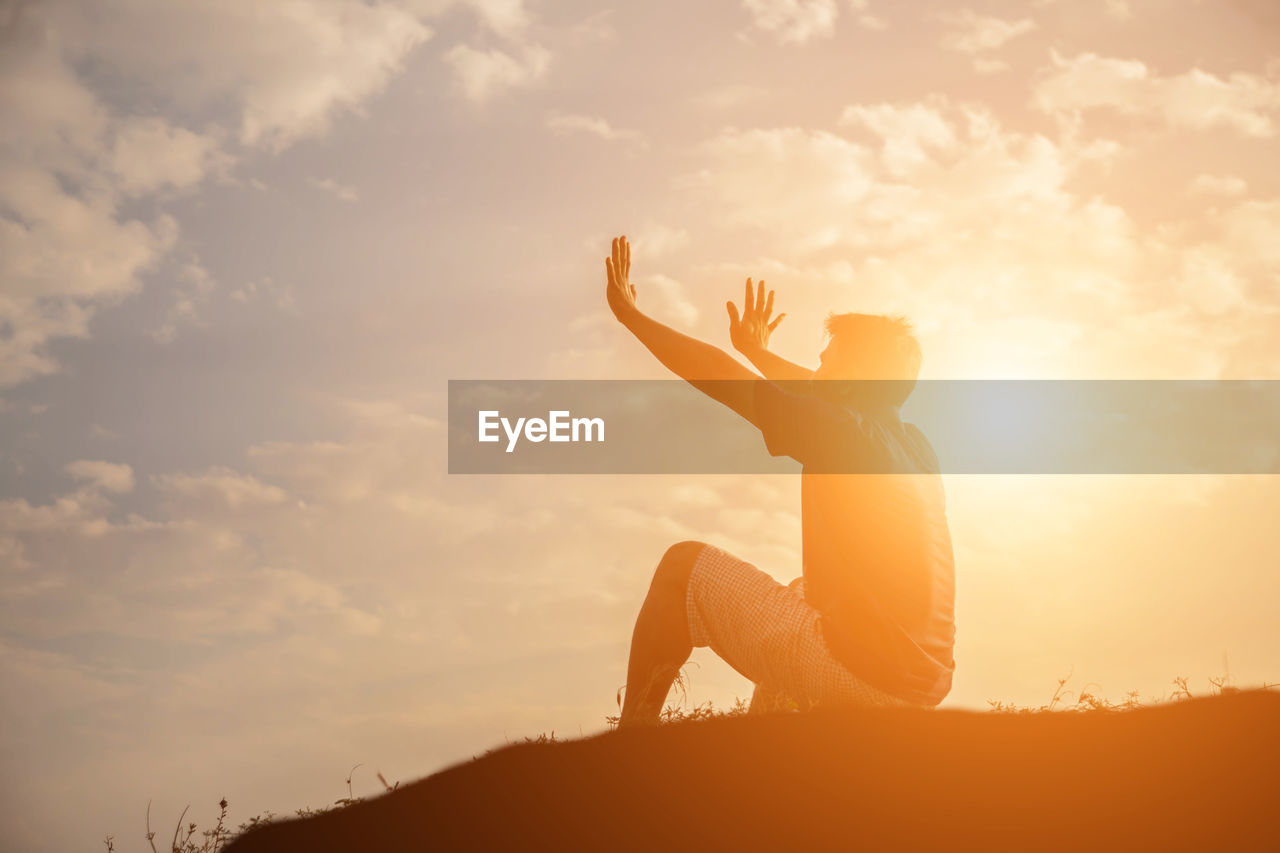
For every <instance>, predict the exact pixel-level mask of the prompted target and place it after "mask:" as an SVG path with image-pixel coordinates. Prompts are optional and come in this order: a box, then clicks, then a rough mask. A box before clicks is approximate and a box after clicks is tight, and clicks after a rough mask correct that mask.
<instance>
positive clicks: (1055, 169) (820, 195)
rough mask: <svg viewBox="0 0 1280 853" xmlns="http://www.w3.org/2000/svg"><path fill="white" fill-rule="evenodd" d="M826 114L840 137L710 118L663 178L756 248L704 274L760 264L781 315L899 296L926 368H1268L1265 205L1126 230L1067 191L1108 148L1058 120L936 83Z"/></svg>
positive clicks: (1272, 234)
mask: <svg viewBox="0 0 1280 853" xmlns="http://www.w3.org/2000/svg"><path fill="white" fill-rule="evenodd" d="M842 118H843V124H844V125H845V127H846V128H848V130H849V131H851V133H850V134H849V135H836V134H832V133H829V132H827V131H821V130H810V129H802V128H754V129H747V130H743V129H737V128H728V129H725V130H722V131H721V132H719V133H718V134H716V135H715V136H713V137H712V138H711V139H709V140H708V141H707V142H706V143H704V145H703V146H702V151H701V159H700V162H699V163H698V167H697V168H696V169H695V170H693V171H692V173H691V174H689V175H688V176H686V177H685V178H684V180H683V183H682V186H683V187H684V189H685V191H686V192H688V193H690V194H691V197H690V203H691V204H694V205H696V206H695V207H694V208H692V209H691V211H690V212H689V214H688V215H690V216H695V217H700V218H703V219H708V220H716V221H719V222H722V223H725V225H726V226H727V227H728V228H730V229H734V230H733V231H732V232H731V233H735V234H736V235H737V237H736V239H737V240H739V241H741V242H742V243H743V244H745V245H749V246H751V247H752V249H753V250H754V251H755V253H756V254H755V256H754V257H750V256H748V257H746V258H744V259H742V260H741V261H736V262H735V263H734V264H732V265H724V266H722V267H717V268H716V269H715V270H707V272H715V274H716V275H717V276H718V275H721V274H724V273H728V272H733V273H734V274H735V275H742V274H746V275H755V276H757V277H760V276H767V277H768V279H769V281H770V283H771V284H775V285H780V286H782V288H783V289H780V291H779V292H780V294H782V295H784V296H786V295H788V294H790V296H789V297H788V300H787V303H786V310H787V311H788V313H789V314H790V315H791V320H789V321H788V322H789V323H790V324H791V328H793V329H800V328H804V327H806V324H808V327H811V328H813V329H817V328H818V325H819V321H820V318H821V316H822V314H823V313H825V312H826V311H829V310H843V309H844V308H845V307H846V306H847V307H848V309H849V310H873V311H874V310H880V311H900V312H905V313H907V314H908V315H910V316H912V317H913V319H915V320H916V322H917V324H918V326H919V327H920V328H922V329H923V330H924V331H925V332H926V333H927V334H929V336H930V337H931V341H932V343H931V348H930V353H931V355H930V356H929V357H927V358H926V370H928V369H930V368H929V365H930V364H933V365H935V367H934V368H932V369H935V370H938V371H939V372H938V373H937V374H936V375H939V376H950V377H956V376H984V377H1001V376H1003V377H1014V376H1032V377H1034V376H1095V377H1096V376H1108V375H1120V376H1131V375H1134V374H1135V373H1137V374H1139V375H1150V376H1169V377H1184V378H1185V377H1217V376H1223V375H1234V376H1240V375H1268V374H1269V373H1271V372H1274V371H1275V370H1276V369H1280V362H1277V360H1276V356H1275V355H1274V353H1268V352H1267V351H1266V347H1265V346H1263V345H1262V344H1261V343H1260V342H1261V341H1265V340H1268V339H1270V337H1271V336H1273V335H1274V334H1275V332H1276V329H1277V324H1278V323H1280V312H1276V311H1274V310H1271V309H1269V308H1267V307H1265V306H1268V305H1269V304H1270V302H1271V301H1272V300H1270V298H1269V297H1268V296H1267V295H1266V293H1267V288H1268V287H1273V286H1274V269H1275V268H1276V266H1269V265H1274V264H1277V263H1278V262H1280V261H1278V259H1277V255H1276V252H1277V250H1276V249H1273V248H1271V246H1272V245H1277V246H1280V218H1276V219H1275V220H1274V221H1273V220H1271V219H1269V218H1268V216H1269V214H1268V211H1271V210H1273V208H1274V204H1269V203H1266V202H1244V201H1242V202H1239V203H1235V204H1231V205H1228V206H1226V207H1224V208H1219V209H1216V210H1214V211H1213V212H1212V215H1210V214H1208V213H1205V214H1203V215H1201V213H1199V212H1195V213H1192V214H1191V215H1190V218H1189V219H1186V220H1180V221H1172V222H1169V223H1166V224H1165V225H1164V226H1162V227H1161V228H1160V229H1158V230H1154V231H1153V230H1145V229H1141V228H1139V227H1138V225H1137V223H1135V221H1134V220H1133V218H1131V216H1130V214H1129V213H1128V211H1127V210H1126V209H1124V208H1123V207H1120V206H1119V205H1118V204H1116V203H1114V202H1112V201H1109V200H1107V199H1106V198H1104V197H1099V196H1091V197H1090V196H1086V197H1078V196H1077V195H1076V194H1075V193H1073V192H1072V189H1071V187H1072V181H1073V180H1075V179H1076V177H1077V176H1078V175H1079V174H1080V173H1081V172H1082V171H1083V170H1084V169H1085V168H1087V167H1088V166H1089V165H1090V164H1093V163H1096V162H1097V160H1098V158H1099V157H1100V156H1101V157H1104V158H1105V157H1107V156H1110V154H1108V151H1111V150H1113V149H1112V148H1111V147H1107V148H1105V149H1103V150H1099V149H1098V146H1097V144H1096V141H1090V140H1084V139H1081V138H1080V137H1079V135H1077V134H1074V133H1072V132H1070V130H1069V129H1066V130H1064V131H1063V133H1062V136H1061V138H1059V139H1056V140H1055V139H1050V138H1048V137H1046V136H1043V135H1040V134H1035V133H1026V132H1021V131H1016V130H1012V129H1009V128H1006V127H1004V126H1003V125H1001V123H999V122H998V121H996V119H995V117H994V116H993V115H992V114H991V113H990V112H989V111H988V110H986V109H985V108H983V107H979V106H975V105H971V104H963V103H955V102H953V101H951V100H949V99H945V98H940V97H934V98H930V99H929V100H927V101H924V102H917V103H901V104H872V105H866V104H855V105H852V106H851V107H850V108H847V109H846V110H845V111H844V113H843V116H842ZM855 133H856V135H855ZM776 259H783V260H776ZM730 267H732V269H730ZM1269 270H1270V271H1269ZM784 282H785V284H784ZM1170 292H1174V293H1177V294H1178V296H1177V297H1176V298H1175V299H1174V300H1173V301H1172V302H1170V300H1169V298H1168V294H1169V293H1170ZM850 299H856V303H850V302H849V301H848V300H850ZM806 317H808V318H810V319H808V320H807V319H806ZM787 334H790V333H787ZM786 340H787V338H786V336H785V335H784V336H782V337H780V339H779V341H780V343H782V342H785V341H786ZM797 340H798V339H797ZM1197 341H1198V342H1197ZM783 345H785V344H783ZM1154 352H1160V353H1161V354H1162V355H1161V357H1160V358H1159V359H1158V360H1156V359H1152V358H1151V355H1150V354H1151V353H1154ZM930 358H933V359H935V360H934V361H930Z"/></svg>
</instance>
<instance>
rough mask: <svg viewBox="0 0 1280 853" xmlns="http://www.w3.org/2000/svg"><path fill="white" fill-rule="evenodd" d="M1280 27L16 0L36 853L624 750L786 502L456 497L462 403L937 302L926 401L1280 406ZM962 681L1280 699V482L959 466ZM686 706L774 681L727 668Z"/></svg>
mask: <svg viewBox="0 0 1280 853" xmlns="http://www.w3.org/2000/svg"><path fill="white" fill-rule="evenodd" d="M1278 136H1280V11H1277V7H1276V6H1275V5H1274V3H1271V2H1269V0H1233V2H1217V0H1214V2H1210V0H1201V2H1197V1H1196V0H1079V2H1066V0H1024V2H1013V0H992V2H978V0H975V2H972V3H942V2H898V3H888V2H886V0H743V2H733V1H732V0H715V1H714V2H706V3H700V4H696V6H691V5H690V4H687V3H672V2H653V3H644V4H639V3H634V4H626V5H623V4H618V5H614V6H606V5H596V4H587V3H582V2H555V3H553V2H535V0H411V1H410V2H403V3H391V2H364V0H322V1H321V2H300V1H299V2H290V3H271V4H263V3H256V2H250V0H235V2H230V0H194V1H193V2H187V3H182V4H174V3H169V2H165V0H110V2H105V3H103V2H89V0H47V2H17V3H14V2H8V3H4V4H3V5H0V683H2V684H3V685H4V688H3V691H2V692H0V770H2V771H3V772H2V773H0V779H3V781H0V848H2V849H4V850H15V851H61V850H70V849H90V848H92V847H94V846H96V845H100V844H101V843H102V838H103V837H104V836H106V835H108V834H111V835H113V836H114V837H115V839H116V849H117V850H120V851H131V850H140V849H142V848H143V846H144V845H145V842H144V841H143V838H142V835H143V832H144V831H145V829H144V825H143V818H144V813H145V810H146V807H147V803H148V801H151V815H152V820H153V826H156V827H171V826H172V825H173V823H174V822H176V820H177V818H178V815H179V813H180V812H181V810H182V808H183V807H184V806H186V805H187V804H191V811H190V812H188V817H189V818H190V819H193V820H196V821H197V822H199V823H200V824H201V825H202V826H203V825H205V824H207V823H208V822H210V821H211V819H212V818H213V817H215V816H216V809H217V806H216V803H217V801H218V800H219V799H220V798H221V797H224V796H225V797H226V798H227V799H228V800H229V801H230V803H231V817H232V820H233V822H238V821H239V820H243V819H246V818H248V817H249V816H250V815H253V814H257V813H259V812H262V811H264V810H272V811H275V812H278V813H281V814H289V813H291V812H292V810H294V809H296V808H301V807H306V806H320V805H323V804H325V803H328V802H332V801H333V800H335V799H338V798H339V797H342V796H346V794H347V786H346V779H347V777H348V774H349V773H350V772H351V768H352V766H353V765H356V764H360V765H361V767H360V768H358V769H357V770H356V771H355V773H354V775H353V777H352V786H353V790H354V793H356V794H374V793H376V792H377V791H378V790H380V786H379V784H378V783H377V781H376V779H375V778H374V773H375V771H381V772H382V773H383V774H384V775H385V776H386V777H387V778H388V779H389V780H393V781H394V780H402V781H406V782H407V781H410V780H412V779H416V778H419V777H421V776H424V775H427V774H429V773H430V772H433V771H435V770H437V769H440V768H442V767H444V766H447V765H448V764H450V763H453V762H456V761H460V760H464V759H467V758H470V757H472V756H474V755H477V754H481V753H483V752H484V751H485V750H487V749H490V748H492V747H495V746H499V745H501V744H503V743H505V742H508V741H511V740H519V739H521V738H523V737H526V736H536V735H538V734H540V733H550V732H554V733H555V734H556V735H557V736H577V735H579V734H580V733H581V734H591V733H595V732H599V731H602V730H604V729H605V728H606V724H605V717H606V716H607V715H609V714H613V713H616V711H617V705H616V699H615V697H616V692H617V690H618V688H619V687H620V686H621V684H622V681H623V673H624V669H625V658H626V652H627V647H628V643H629V639H630V632H631V627H632V624H633V620H634V618H635V614H636V612H637V611H638V610H639V606H640V603H641V601H642V599H643V596H644V593H645V590H646V589H647V586H648V583H649V580H650V577H651V573H652V569H653V566H654V565H655V564H656V563H657V561H658V559H659V558H660V556H661V554H662V552H663V550H664V549H665V548H666V547H667V546H668V545H670V544H672V543H674V542H676V541H679V540H682V539H698V540H702V541H707V542H711V543H713V544H716V545H718V546H720V547H722V548H725V549H727V550H729V551H732V552H733V553H735V554H737V555H738V556H740V557H742V558H744V559H747V560H750V561H752V562H754V563H755V564H756V565H758V566H760V567H761V568H762V569H764V570H765V571H768V572H769V573H771V574H773V575H774V576H775V577H777V578H779V579H780V580H783V581H786V580H789V579H791V578H793V577H795V576H797V575H798V574H799V573H800V538H799V531H800V518H799V484H798V482H797V481H796V480H795V478H790V477H781V476H773V477H770V476H754V477H748V476H701V477H699V476H636V477H585V476H584V477H573V476H525V477H514V476H512V477H502V476H472V477H466V476H456V475H455V476H450V475H448V474H447V473H446V467H447V460H446V452H445V430H444V422H445V420H446V408H445V399H446V388H447V384H446V383H447V380H449V379H548V378H553V379H569V378H592V379H599V378H628V379H637V378H657V377H661V376H663V372H662V368H661V367H660V366H658V365H657V364H656V363H654V362H652V360H651V359H650V358H649V357H648V355H647V353H645V352H644V350H643V348H642V347H640V346H639V345H638V344H637V343H636V342H635V341H634V340H633V339H631V338H630V337H629V336H628V335H627V334H626V333H625V331H624V330H622V329H621V328H620V327H618V326H617V325H616V323H614V322H613V320H612V319H611V316H610V314H609V312H608V309H607V307H606V305H605V300H604V270H603V259H604V257H605V255H606V254H607V253H608V247H609V240H610V238H611V237H613V236H615V235H618V234H626V235H627V236H628V237H629V238H630V239H631V241H632V244H633V258H632V274H633V280H634V281H635V283H636V284H637V287H638V291H639V301H640V305H641V307H642V308H643V309H645V310H647V311H649V312H651V313H652V314H653V315H654V316H656V317H658V318H659V319H661V320H663V321H665V322H668V323H670V324H671V325H673V326H675V327H676V328H678V329H680V330H682V331H685V332H686V333H689V334H694V335H697V336H699V337H701V338H704V339H706V340H709V341H711V342H713V343H716V344H718V345H721V346H724V347H728V333H727V319H726V315H725V313H724V309H723V303H724V301H725V300H727V299H734V298H737V297H738V296H739V292H740V288H741V285H742V281H743V280H744V279H745V278H746V277H747V276H752V277H754V278H756V279H759V278H764V279H766V280H767V282H768V284H769V286H770V287H772V288H775V289H776V290H777V294H778V295H777V300H778V303H777V304H778V310H781V311H786V312H787V315H788V316H787V319H786V320H785V321H784V322H783V324H782V325H781V326H780V327H779V329H778V331H777V333H776V334H775V336H774V340H773V347H774V349H775V350H776V351H777V352H779V353H781V354H782V355H784V356H786V357H788V358H791V359H793V360H796V361H800V362H803V363H808V364H816V361H817V354H818V352H819V351H820V350H821V348H822V345H823V339H822V320H823V318H824V317H825V316H826V314H827V313H828V312H830V311H848V310H857V311H864V312H869V313H878V312H900V313H904V314H906V315H908V316H909V317H910V318H911V319H912V320H913V321H914V323H915V325H916V328H917V331H918V334H919V337H920V340H921V343H922V347H923V350H924V365H923V369H922V377H924V378H929V379H949V378H1106V379H1118V378H1125V379H1189V378H1194V379H1205V378H1236V379H1240V378H1248V379H1280V343H1278V342H1280V172H1277V170H1276V169H1275V168H1274V163H1275V162H1276V159H1277V154H1278V153H1280V148H1278V144H1277V137H1278ZM946 488H947V492H948V506H949V514H950V520H951V529H952V535H953V539H954V542H955V549H956V558H957V604H956V607H957V611H956V612H957V617H956V618H957V646H956V659H957V671H956V677H955V686H954V689H953V691H952V693H951V695H950V696H949V697H948V698H947V700H946V701H945V703H944V707H950V708H974V709H984V708H986V707H987V706H988V702H989V701H991V700H1001V701H1005V702H1015V703H1019V704H1036V705H1038V704H1041V703H1042V702H1045V701H1047V700H1048V699H1049V697H1050V696H1051V695H1052V694H1053V691H1054V689H1055V688H1056V687H1057V682H1058V680H1059V679H1061V678H1067V677H1068V676H1069V677H1070V680H1069V681H1068V684H1067V688H1068V689H1069V690H1073V691H1075V692H1076V693H1078V692H1079V691H1082V690H1087V691H1091V692H1094V693H1098V694H1100V695H1103V696H1106V697H1109V698H1112V699H1122V698H1124V696H1125V694H1126V693H1127V692H1128V691H1130V690H1136V691H1139V692H1140V693H1141V695H1143V696H1144V697H1159V696H1162V695H1167V694H1168V693H1169V692H1170V690H1171V688H1172V685H1171V683H1170V682H1171V679H1173V678H1174V677H1175V676H1186V677H1188V678H1190V679H1191V685H1192V687H1193V689H1195V690H1196V691H1197V692H1204V691H1207V690H1208V689H1209V683H1208V679H1209V678H1210V677H1220V676H1229V677H1230V679H1231V681H1232V683H1235V684H1238V685H1241V686H1248V685H1250V684H1258V683H1262V682H1266V681H1276V680H1278V679H1280V632H1277V630H1276V628H1275V623H1274V613H1275V603H1276V601H1277V597H1278V596H1280V573H1277V572H1276V571H1275V569H1276V557H1275V556H1274V555H1275V553H1276V548H1277V545H1280V533H1277V531H1276V529H1275V525H1274V519H1275V518H1276V517H1280V482H1277V480H1276V478H1274V477H1225V476H1222V477H1210V476H1204V477H1172V476H1164V477H1159V476H1152V477H1098V476H1093V477H1069V476H1062V477H990V476H988V477H978V476H973V477H947V478H946ZM689 676H690V686H689V690H688V701H690V702H693V703H697V702H704V701H714V702H716V703H717V704H728V703H731V702H732V700H733V699H734V698H735V697H746V696H747V695H749V691H750V685H749V684H748V683H747V682H746V681H745V679H743V678H742V677H741V676H739V675H737V674H736V673H734V672H733V671H732V670H731V669H729V668H728V667H726V666H725V665H723V664H721V663H719V662H717V661H716V660H715V659H714V658H713V657H712V656H710V655H708V654H706V653H705V652H704V651H700V652H698V653H696V654H695V657H694V664H693V665H691V667H690V669H689Z"/></svg>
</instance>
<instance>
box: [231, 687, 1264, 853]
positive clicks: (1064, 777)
mask: <svg viewBox="0 0 1280 853" xmlns="http://www.w3.org/2000/svg"><path fill="white" fill-rule="evenodd" d="M1277 802H1280V694H1277V693H1275V692H1271V691H1248V692H1236V693H1228V694H1225V695H1221V696H1215V697H1210V698H1200V699H1191V700H1186V701H1181V702H1175V703H1170V704H1165V705H1159V706H1155V707H1150V708H1139V709H1136V710H1129V711H1103V712H1092V713H1071V712H1054V713H1037V714H992V713H987V712H983V713H978V712H968V711H902V710H870V709H868V710H862V709H848V710H839V711H834V710H831V711H815V712H811V713H807V714H796V713H791V714H773V715H764V716H755V717H749V716H747V717H726V718H715V719H711V720H707V721H700V722H690V723H677V724H673V725H667V726H661V727H658V728H653V729H645V730H641V731H616V732H609V733H607V734H602V735H598V736H596V737H591V738H586V739H582V740H574V741H563V742H554V741H553V742H546V743H524V744H517V745H514V746H510V747H507V748H504V749H500V750H497V751H495V752H491V753H489V754H487V755H485V756H483V757H480V758H477V759H475V760H473V761H470V762H467V763H464V764H460V765H457V766H455V767H452V768H449V769H447V770H444V771H442V772H440V773H437V774H435V775H433V776H430V777H428V778H426V779H422V780H420V781H418V782H415V783H413V784H410V785H407V786H401V787H400V788H399V789H398V790H396V791H394V792H392V793H388V794H386V795H383V796H380V797H377V798H376V799H373V800H369V801H366V802H361V803H357V804H355V805H353V806H351V807H349V808H345V809H341V810H337V811H333V812H329V813H326V814H323V815H320V816H317V817H312V818H306V819H302V820H294V821H288V822H283V823H275V824H270V825H267V826H265V827H263V828H261V829H256V830H252V831H250V832H248V833H246V834H245V835H243V836H242V837H241V838H240V839H239V840H237V841H236V842H235V843H233V844H232V845H231V846H230V847H229V848H228V850H229V851H231V853H258V852H259V851H281V852H283V851H298V853H302V851H306V852H307V853H323V852H324V851H340V850H341V851H355V850H360V851H392V850H395V851H409V850H412V851H418V850H423V851H426V850H448V851H453V850H546V851H570V850H600V851H610V853H622V851H644V853H653V852H654V851H672V850H698V851H704V853H705V851H717V850H730V849H736V850H780V851H792V850H850V849H873V850H938V849H944V848H952V849H957V850H970V849H984V850H993V849H1001V850H1046V849H1079V848H1081V847H1085V848H1103V849H1122V848H1123V849H1162V850H1169V849H1183V850H1191V849H1194V850H1208V849H1261V848H1263V847H1266V848H1270V849H1276V846H1277V845H1280V829H1277V827H1276V824H1275V823H1274V822H1273V820H1272V819H1271V818H1270V817H1269V813H1270V811H1271V810H1272V809H1273V808H1274V806H1275V804H1276V803H1277Z"/></svg>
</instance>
